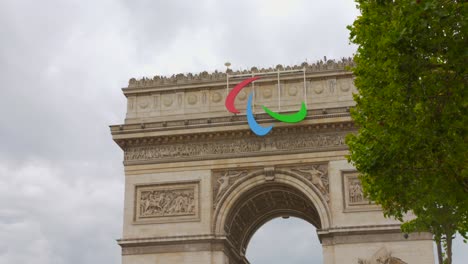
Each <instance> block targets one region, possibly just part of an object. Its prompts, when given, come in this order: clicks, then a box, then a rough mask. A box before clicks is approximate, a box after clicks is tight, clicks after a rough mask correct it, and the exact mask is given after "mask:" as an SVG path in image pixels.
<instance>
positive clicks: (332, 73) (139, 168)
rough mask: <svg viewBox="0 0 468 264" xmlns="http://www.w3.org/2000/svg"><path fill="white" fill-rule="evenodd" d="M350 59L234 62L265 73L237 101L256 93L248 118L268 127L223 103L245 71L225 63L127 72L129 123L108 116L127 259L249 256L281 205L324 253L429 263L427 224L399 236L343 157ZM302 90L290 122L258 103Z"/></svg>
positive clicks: (336, 263) (291, 105) (336, 257)
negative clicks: (223, 67)
mask: <svg viewBox="0 0 468 264" xmlns="http://www.w3.org/2000/svg"><path fill="white" fill-rule="evenodd" d="M352 63H353V62H352V61H351V60H348V59H343V60H341V61H338V62H335V61H327V62H319V63H315V64H312V65H308V64H303V65H298V66H291V67H283V66H281V65H279V66H277V67H276V68H275V69H257V68H252V71H249V72H242V74H244V75H245V76H247V75H262V74H264V75H263V76H262V78H261V79H260V80H258V81H256V82H255V84H253V85H251V86H249V87H247V88H245V90H244V91H242V92H241V93H240V94H239V95H238V97H237V99H236V102H235V105H236V107H237V108H238V109H239V110H241V112H242V110H244V109H245V105H246V98H247V94H248V92H249V91H252V90H253V91H254V92H255V99H254V111H255V118H256V119H257V121H258V122H259V123H262V124H269V123H274V126H275V127H274V128H273V130H272V132H271V133H270V134H268V135H266V136H264V137H258V136H256V135H254V134H253V133H252V132H251V131H250V130H249V127H248V125H247V120H246V116H245V115H244V114H238V115H232V114H230V113H229V112H227V111H226V109H225V107H224V101H225V98H226V95H227V92H228V91H229V89H232V87H234V85H235V84H236V83H238V82H240V81H241V80H242V78H236V77H235V76H234V74H236V73H234V72H232V71H228V72H227V73H220V72H215V73H212V74H208V73H206V72H204V73H200V74H188V75H174V76H172V77H161V76H156V77H154V78H152V79H148V78H143V79H141V80H136V79H131V80H130V83H129V86H128V87H127V88H124V89H123V91H124V94H125V96H126V97H127V100H128V104H127V116H126V119H125V123H124V124H121V125H113V126H111V132H112V136H113V139H114V141H115V142H116V143H117V144H118V145H119V146H120V147H121V148H122V150H123V151H124V165H125V203H124V227H123V237H122V238H121V239H119V240H118V243H119V245H120V246H121V247H122V261H123V263H124V264H134V263H141V264H146V263H148V264H149V263H151V264H154V263H161V264H162V263H164V264H165V263H200V264H201V263H212V264H221V263H222V264H227V263H231V264H237V263H248V260H247V259H246V257H245V251H246V248H247V246H248V243H249V240H250V238H251V237H252V236H253V235H254V233H255V232H256V230H258V228H260V227H261V226H262V225H263V224H264V223H266V222H267V221H269V220H271V219H273V218H276V217H282V216H294V217H299V218H302V219H304V220H306V221H308V222H310V223H311V224H313V225H314V226H315V227H316V228H317V234H318V236H319V239H320V242H321V244H322V247H323V257H324V263H326V264H341V263H356V264H374V263H376V264H377V263H429V264H430V263H434V259H433V252H432V241H431V235H430V234H426V233H422V234H410V235H409V237H408V238H406V239H405V238H404V236H403V234H402V233H401V232H400V229H399V223H398V222H396V221H394V220H391V219H387V218H384V217H383V215H382V212H381V210H380V209H379V207H378V206H377V205H375V204H374V203H373V202H372V201H369V200H368V199H367V198H366V197H365V196H364V194H363V192H362V186H361V184H360V182H359V178H358V172H357V171H356V170H355V169H354V168H353V167H352V166H351V165H350V164H349V163H348V162H347V161H346V158H345V155H346V154H347V147H346V144H345V141H344V138H345V136H346V135H347V134H349V133H355V132H356V129H355V127H354V124H353V122H352V120H351V118H350V115H349V108H350V107H352V106H353V104H354V102H353V98H352V94H353V92H356V89H355V87H354V85H353V76H352V75H351V73H350V72H347V71H346V70H345V69H344V66H347V65H352ZM301 69H302V71H301ZM271 72H277V73H278V75H281V76H280V78H279V80H278V78H277V76H278V75H277V74H269V73H271ZM238 74H239V73H238ZM302 101H305V102H306V103H307V105H308V113H307V117H306V119H305V120H303V121H302V122H300V123H297V124H285V123H277V122H274V121H273V120H272V119H271V118H270V117H269V116H268V115H266V114H264V113H263V111H262V110H261V105H266V106H267V107H269V108H270V109H272V110H273V111H281V112H283V113H288V112H291V111H296V110H297V109H298V108H299V106H300V103H301V102H302ZM311 263H315V262H314V260H311Z"/></svg>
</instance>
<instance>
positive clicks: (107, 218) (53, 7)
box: [0, 0, 468, 264]
mask: <svg viewBox="0 0 468 264" xmlns="http://www.w3.org/2000/svg"><path fill="white" fill-rule="evenodd" d="M356 15H357V11H356V9H355V6H354V3H353V2H352V1H351V0H333V1H330V0H313V1H312V0H308V1H306V0H305V1H292V0H289V1H272V0H270V1H266V0H265V1H248V0H245V1H243V0H242V1H214V0H198V1H175V0H171V1H162V0H159V1H155V0H147V1H145V0H138V1H137V0H132V1H130V0H128V1H124V0H113V1H111V0H101V1H91V0H90V1H85V0H70V1H68V0H67V1H65V0H55V1H53V0H42V1H33V0H30V1H23V0H1V1H0V40H1V41H0V80H1V82H2V83H1V85H2V87H1V88H0V99H1V103H0V110H1V113H2V114H1V115H0V139H1V141H0V264H22V263H36V264H49V263H51V264H62V263H67V264H83V263H87V264H88V263H119V262H120V248H119V247H118V246H117V244H116V242H115V239H117V238H120V236H121V229H122V209H123V182H124V176H123V166H122V151H121V150H120V149H119V148H118V147H117V145H116V144H114V143H113V141H112V140H111V136H110V133H109V129H108V125H110V124H119V123H122V122H123V119H124V115H125V106H126V102H125V98H124V96H123V95H122V92H121V90H120V88H121V87H124V86H126V85H127V82H128V79H129V78H131V77H141V76H153V75H155V74H158V75H172V74H174V73H179V72H200V71H204V70H208V71H214V70H223V69H224V66H223V64H224V62H226V61H230V62H231V63H232V65H233V67H232V68H233V69H248V68H250V67H251V66H260V67H266V66H274V65H276V64H296V63H301V62H303V61H306V60H307V61H309V62H310V61H315V60H317V59H320V58H322V57H323V56H327V57H328V58H341V57H343V56H351V55H352V53H353V52H354V50H355V47H353V46H350V45H349V44H348V40H347V39H348V33H347V30H346V28H345V27H346V25H348V24H351V23H352V21H353V20H354V18H355V17H356ZM280 238H281V239H283V242H280V241H279V239H280ZM271 241H276V242H277V243H273V244H272V243H271ZM293 245H294V246H293ZM466 249H467V247H466V246H462V245H461V243H460V242H459V241H458V242H457V244H456V246H455V256H456V259H457V260H458V263H461V262H463V261H462V258H465V259H468V253H466V252H465V253H464V254H465V255H464V256H463V255H462V251H463V250H465V251H467V252H468V250H466ZM272 252H279V253H280V255H278V253H277V254H276V255H275V254H273V255H272V254H271V253H272ZM248 254H249V257H250V259H251V261H252V263H253V264H261V263H286V262H285V259H286V260H287V263H312V262H311V261H310V258H311V257H312V258H314V259H316V260H317V261H313V263H319V261H318V260H319V259H321V252H320V245H319V242H318V239H317V237H316V234H315V229H314V228H313V227H312V226H310V225H308V224H306V223H305V222H303V221H301V220H297V219H289V220H283V219H277V220H274V221H272V222H269V223H268V224H266V225H265V226H264V227H263V228H262V229H260V230H259V231H258V232H257V234H256V235H255V237H254V239H253V240H252V243H251V246H250V247H249V249H248ZM292 260H294V262H292ZM455 263H457V262H455Z"/></svg>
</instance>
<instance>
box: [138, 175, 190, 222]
mask: <svg viewBox="0 0 468 264" xmlns="http://www.w3.org/2000/svg"><path fill="white" fill-rule="evenodd" d="M135 194H136V204H135V222H137V223H138V222H143V223H144V222H148V221H149V222H162V221H163V222H164V221H177V220H180V221H186V220H197V219H198V215H199V213H198V210H199V208H198V207H199V205H198V195H199V194H198V183H197V182H191V183H175V184H154V185H141V186H136V190H135Z"/></svg>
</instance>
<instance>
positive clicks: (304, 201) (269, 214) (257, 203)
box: [224, 181, 322, 256]
mask: <svg viewBox="0 0 468 264" xmlns="http://www.w3.org/2000/svg"><path fill="white" fill-rule="evenodd" d="M277 217H297V218H300V219H303V220H305V221H307V222H309V223H310V224H312V225H313V226H315V227H316V228H319V229H320V228H321V227H322V223H321V218H320V215H319V213H318V211H317V209H316V207H315V206H314V204H313V203H312V202H311V200H310V199H309V198H308V197H307V196H306V194H304V193H303V192H302V191H301V190H299V189H297V188H294V187H292V186H290V185H288V184H285V183H281V182H278V181H272V182H263V183H262V184H259V185H257V186H255V187H253V188H250V189H249V190H247V191H245V192H244V193H243V194H242V195H241V196H240V197H239V198H238V199H237V200H236V201H235V202H234V203H233V205H232V207H231V208H230V210H229V213H228V214H227V217H226V221H225V223H224V231H225V233H226V236H227V238H228V240H229V241H230V243H231V244H232V246H233V248H234V250H235V251H236V252H238V253H239V254H240V255H241V256H245V254H246V249H247V245H248V244H249V242H250V239H251V238H252V236H253V235H254V234H255V232H257V230H258V229H259V228H260V227H261V226H263V225H264V224H265V223H267V222H269V221H270V220H272V219H274V218H277Z"/></svg>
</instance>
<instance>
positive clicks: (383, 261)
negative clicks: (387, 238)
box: [357, 247, 408, 264]
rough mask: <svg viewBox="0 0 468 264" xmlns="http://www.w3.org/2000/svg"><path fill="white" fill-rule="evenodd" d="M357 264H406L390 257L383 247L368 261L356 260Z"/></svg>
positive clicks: (389, 253)
mask: <svg viewBox="0 0 468 264" xmlns="http://www.w3.org/2000/svg"><path fill="white" fill-rule="evenodd" d="M357 263H358V264H408V263H406V262H404V261H403V260H401V259H399V258H397V257H394V256H392V254H391V252H389V251H388V250H387V249H386V248H385V247H382V248H381V249H379V250H378V251H377V252H376V253H375V254H374V255H373V256H372V257H371V258H369V259H361V258H360V259H358V262H357Z"/></svg>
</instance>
